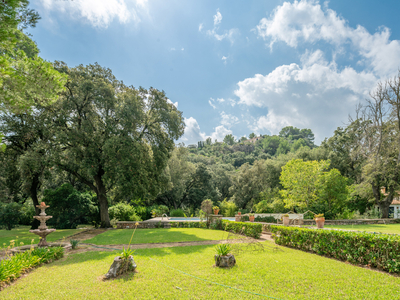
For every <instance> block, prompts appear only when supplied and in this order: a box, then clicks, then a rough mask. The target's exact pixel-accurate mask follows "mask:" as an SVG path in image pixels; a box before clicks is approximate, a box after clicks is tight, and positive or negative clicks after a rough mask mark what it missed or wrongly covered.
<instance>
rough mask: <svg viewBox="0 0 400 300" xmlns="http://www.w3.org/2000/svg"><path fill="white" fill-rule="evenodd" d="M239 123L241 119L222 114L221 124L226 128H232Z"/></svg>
mask: <svg viewBox="0 0 400 300" xmlns="http://www.w3.org/2000/svg"><path fill="white" fill-rule="evenodd" d="M237 123H239V118H238V117H236V116H233V115H230V114H226V113H225V112H224V111H223V112H221V124H222V125H223V126H225V127H228V128H230V127H232V126H233V125H235V124H237Z"/></svg>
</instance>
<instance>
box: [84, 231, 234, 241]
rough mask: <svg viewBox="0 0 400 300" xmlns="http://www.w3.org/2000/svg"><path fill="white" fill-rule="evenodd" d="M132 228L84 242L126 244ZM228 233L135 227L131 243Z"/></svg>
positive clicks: (198, 238) (216, 237) (215, 236)
mask: <svg viewBox="0 0 400 300" xmlns="http://www.w3.org/2000/svg"><path fill="white" fill-rule="evenodd" d="M133 230H134V229H116V230H108V231H106V232H104V233H102V234H99V235H97V236H95V237H94V238H92V239H89V240H85V241H84V242H85V243H92V244H96V245H118V244H128V243H129V240H130V239H131V236H132V232H133ZM227 236H228V233H227V232H225V231H220V230H210V229H202V228H170V229H164V228H156V229H137V230H136V232H135V235H134V236H133V239H132V244H144V243H172V242H192V241H210V240H223V239H226V238H227Z"/></svg>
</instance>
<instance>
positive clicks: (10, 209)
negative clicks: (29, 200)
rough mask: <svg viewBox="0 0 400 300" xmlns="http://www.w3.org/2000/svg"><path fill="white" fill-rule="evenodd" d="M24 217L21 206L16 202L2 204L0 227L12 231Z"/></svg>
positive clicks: (0, 208)
mask: <svg viewBox="0 0 400 300" xmlns="http://www.w3.org/2000/svg"><path fill="white" fill-rule="evenodd" d="M21 217H22V213H21V205H20V204H18V203H15V202H11V203H8V204H2V203H0V226H1V227H4V228H6V229H7V230H11V229H12V228H14V227H15V226H16V225H18V224H19V220H20V218H21Z"/></svg>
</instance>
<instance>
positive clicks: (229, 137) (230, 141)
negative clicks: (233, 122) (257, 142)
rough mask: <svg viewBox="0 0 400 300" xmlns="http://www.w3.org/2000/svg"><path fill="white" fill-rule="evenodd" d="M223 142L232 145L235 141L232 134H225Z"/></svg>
mask: <svg viewBox="0 0 400 300" xmlns="http://www.w3.org/2000/svg"><path fill="white" fill-rule="evenodd" d="M224 143H225V144H227V145H229V146H232V145H233V144H234V143H235V137H234V136H233V135H232V134H227V135H226V136H225V137H224Z"/></svg>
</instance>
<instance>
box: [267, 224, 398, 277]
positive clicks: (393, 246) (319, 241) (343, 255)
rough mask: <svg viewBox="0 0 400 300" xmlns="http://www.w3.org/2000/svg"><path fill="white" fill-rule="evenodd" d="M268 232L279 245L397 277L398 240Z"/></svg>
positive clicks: (321, 232)
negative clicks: (381, 271) (382, 271)
mask: <svg viewBox="0 0 400 300" xmlns="http://www.w3.org/2000/svg"><path fill="white" fill-rule="evenodd" d="M269 228H270V230H271V232H272V233H273V234H274V235H275V242H276V243H277V244H279V245H283V246H288V247H292V248H296V249H300V250H304V251H311V252H314V253H317V254H320V255H326V256H329V257H333V258H335V259H339V260H343V261H348V262H350V263H354V264H361V265H367V266H370V267H374V268H378V269H381V270H385V271H388V272H396V273H400V256H399V253H400V236H397V235H388V234H375V233H369V232H350V231H340V230H316V229H306V228H293V227H284V226H277V225H271V226H269Z"/></svg>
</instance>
